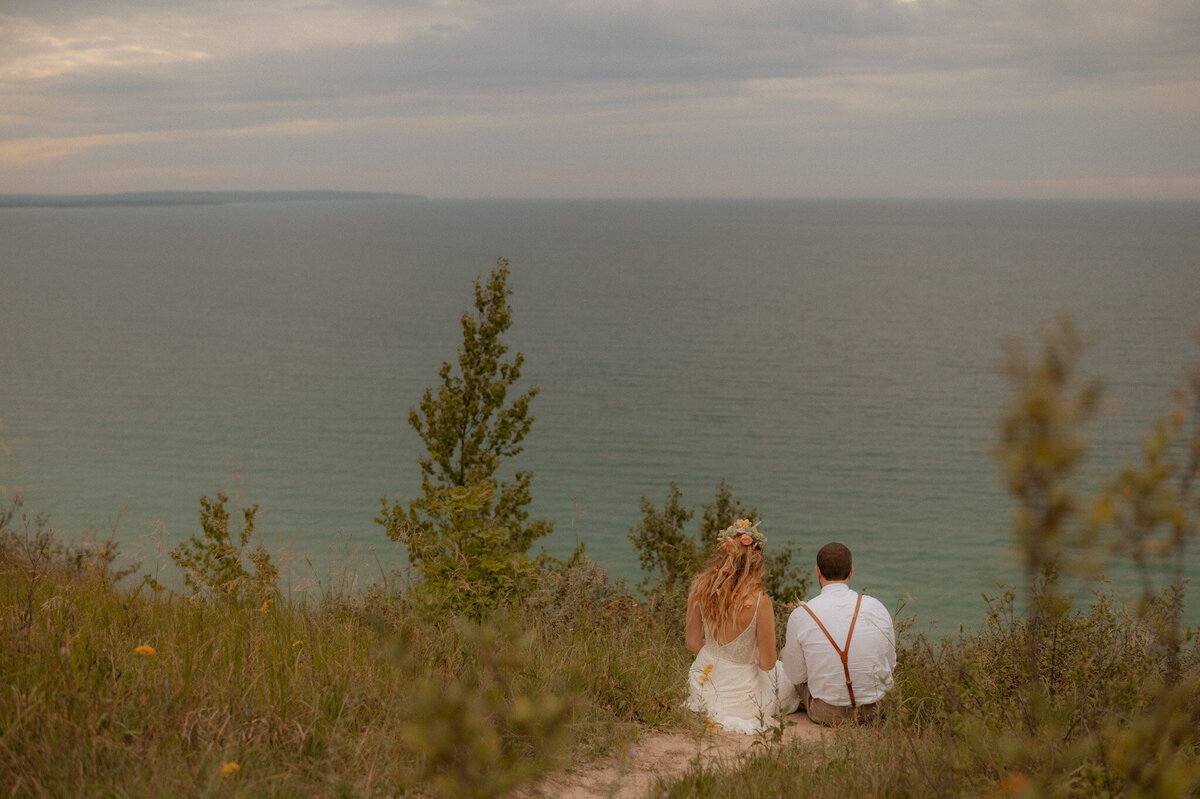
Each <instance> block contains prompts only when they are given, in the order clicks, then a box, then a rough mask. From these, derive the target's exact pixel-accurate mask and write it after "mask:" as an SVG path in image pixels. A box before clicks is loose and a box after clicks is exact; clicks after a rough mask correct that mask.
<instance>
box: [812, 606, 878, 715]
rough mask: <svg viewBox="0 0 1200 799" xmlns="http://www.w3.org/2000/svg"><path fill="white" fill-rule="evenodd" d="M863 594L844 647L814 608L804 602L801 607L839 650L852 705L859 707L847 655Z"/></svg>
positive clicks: (855, 607)
mask: <svg viewBox="0 0 1200 799" xmlns="http://www.w3.org/2000/svg"><path fill="white" fill-rule="evenodd" d="M862 598H863V595H862V594H859V595H858V601H857V602H855V603H854V615H853V616H851V617H850V632H848V633H846V648H845V649H842V648H840V647H839V646H838V645H837V641H834V640H833V636H832V635H830V634H829V630H826V629H825V625H824V624H821V620H820V619H818V618H817V614H815V613H813V612H812V608H810V607H809V606H808V605H806V604H804V603H803V602H801V603H800V607H802V608H804V609H805V610H807V611H808V615H809V616H812V618H813V621H815V622H816V623H817V626H818V627H820V628H821V632H823V633H825V637H826V638H828V639H829V643H830V644H831V645H832V646H833V651H835V652H837V653H838V655H839V656H840V657H841V659H842V671H844V672H845V673H846V690H847V691H849V692H850V707H857V705H858V703H857V702H855V701H854V686H853V685H852V684H851V683H850V662H849V660H848V658H847V656H848V655H849V653H850V636H852V635H854V622H856V621H858V608H859V606H860V605H862Z"/></svg>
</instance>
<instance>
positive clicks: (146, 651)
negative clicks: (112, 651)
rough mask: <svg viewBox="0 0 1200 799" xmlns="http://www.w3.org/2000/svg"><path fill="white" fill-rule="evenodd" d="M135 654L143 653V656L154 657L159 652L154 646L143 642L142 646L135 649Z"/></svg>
mask: <svg viewBox="0 0 1200 799" xmlns="http://www.w3.org/2000/svg"><path fill="white" fill-rule="evenodd" d="M133 654H135V655H141V656H142V657H147V658H149V657H154V656H155V655H157V654H158V652H156V651H154V647H152V646H146V645H145V644H142V645H141V646H139V647H136V648H135V649H134V650H133Z"/></svg>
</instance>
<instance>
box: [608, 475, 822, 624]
mask: <svg viewBox="0 0 1200 799" xmlns="http://www.w3.org/2000/svg"><path fill="white" fill-rule="evenodd" d="M700 507H701V511H702V513H701V516H700V523H699V525H698V527H697V529H696V530H695V531H694V532H692V533H688V532H687V531H686V530H685V527H686V525H687V523H688V522H689V521H691V519H692V518H693V517H694V516H695V509H694V508H685V507H684V506H683V492H681V491H680V490H679V486H677V485H676V484H675V483H674V482H671V483H670V490H669V494H668V496H667V501H666V503H664V505H663V509H662V511H659V510H658V509H656V508H655V507H654V504H653V503H651V502H650V501H649V500H648V499H647V498H646V497H642V520H641V522H639V523H638V525H637V526H636V527H634V528H633V529H632V530H630V531H629V539H630V541H632V542H633V546H634V548H635V549H636V550H637V553H638V561H639V562H640V563H641V566H642V570H643V571H646V572H649V574H648V575H647V577H646V578H644V579H643V580H642V581H641V582H640V583H639V584H638V588H639V589H640V590H641V591H642V592H643V593H644V594H645V595H646V597H647V598H648V599H649V601H650V605H651V612H653V613H654V614H655V615H656V616H658V618H660V619H662V620H663V621H664V622H665V623H666V624H667V625H668V626H669V627H670V628H671V629H672V630H673V634H682V633H681V631H682V630H683V625H684V617H685V614H686V611H687V594H688V589H689V587H690V585H691V580H692V577H694V576H695V575H696V574H698V573H699V572H700V570H701V569H703V568H704V565H705V563H706V562H707V560H708V559H709V557H711V555H712V553H713V551H714V548H715V546H716V540H717V534H718V533H720V532H721V531H722V530H724V529H725V528H726V527H729V526H730V525H731V524H733V523H734V521H736V520H737V519H749V520H750V521H752V522H753V521H758V520H759V518H760V517H759V514H758V511H757V510H755V509H754V508H750V509H746V508H745V507H743V505H742V502H741V500H740V499H738V498H736V497H734V496H733V489H732V488H731V487H730V486H729V485H728V484H727V483H726V482H725V481H724V480H722V481H721V482H720V483H718V484H717V489H716V495H715V496H714V498H713V501H712V502H711V503H708V504H701V506H700ZM799 550H800V548H799V547H796V546H793V545H792V544H782V545H780V544H770V543H768V546H767V547H766V551H765V552H764V555H765V559H766V562H767V584H766V590H767V594H769V595H770V597H771V599H772V600H773V601H774V603H775V605H774V606H775V612H776V620H777V623H776V625H775V626H776V630H777V631H779V632H782V629H783V627H784V625H783V624H781V623H780V622H785V621H786V614H787V612H788V609H787V603H788V602H794V601H798V600H800V599H802V598H803V597H805V596H806V595H807V594H808V590H809V574H808V572H807V570H802V569H800V568H799V567H797V566H793V565H792V558H793V557H794V556H795V554H796V553H797V552H799Z"/></svg>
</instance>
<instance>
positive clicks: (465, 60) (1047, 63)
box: [0, 0, 1200, 199]
mask: <svg viewBox="0 0 1200 799" xmlns="http://www.w3.org/2000/svg"><path fill="white" fill-rule="evenodd" d="M167 189H172V190H189V189H190V190H284V189H292V190H303V189H335V190H352V191H394V192H403V193H415V194H424V195H427V196H430V197H436V198H460V197H548V198H553V197H964V198H966V197H1070V198H1092V197H1097V198H1182V199H1200V0H768V1H761V0H736V1H734V0H722V1H720V2H717V1H716V0H606V1H605V2H600V1H599V0H591V1H580V0H428V1H426V0H411V1H410V0H398V1H395V2H392V1H389V0H330V1H329V2H321V1H320V0H248V1H247V2H221V1H219V0H217V1H214V2H199V0H159V1H158V2H149V1H146V0H143V1H142V2H138V1H136V0H130V2H112V1H111V0H75V1H73V2H71V1H68V2H57V1H56V0H0V193H8V194H12V193H46V194H89V193H108V192H124V191H149V190H167Z"/></svg>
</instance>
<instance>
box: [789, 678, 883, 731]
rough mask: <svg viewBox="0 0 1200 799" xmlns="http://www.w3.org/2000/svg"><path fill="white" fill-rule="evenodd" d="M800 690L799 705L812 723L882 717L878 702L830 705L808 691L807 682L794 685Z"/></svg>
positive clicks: (867, 722) (827, 723) (843, 722)
mask: <svg viewBox="0 0 1200 799" xmlns="http://www.w3.org/2000/svg"><path fill="white" fill-rule="evenodd" d="M796 690H797V691H799V692H800V706H801V707H803V708H804V710H805V712H806V713H808V719H809V721H811V722H812V723H813V724H824V725H825V726H827V727H832V726H835V725H837V724H846V723H848V722H855V723H858V724H869V723H870V722H873V721H875V720H877V719H880V718H882V717H883V713H882V711H881V710H880V709H879V703H878V702H871V703H870V704H867V705H858V706H857V707H850V706H849V705H831V704H829V703H828V702H826V701H825V700H824V699H817V698H816V697H815V696H813V695H812V694H810V693H809V692H808V683H806V682H802V683H800V684H799V685H797V686H796Z"/></svg>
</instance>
